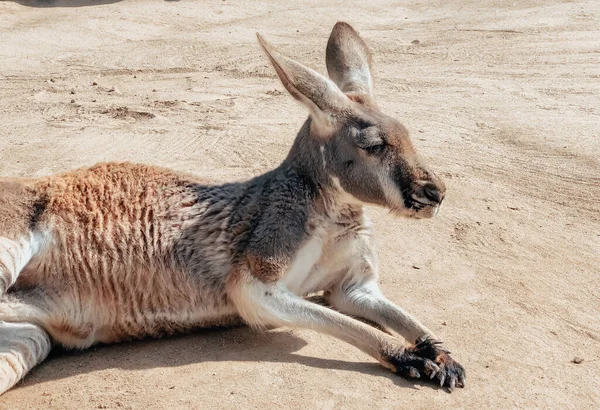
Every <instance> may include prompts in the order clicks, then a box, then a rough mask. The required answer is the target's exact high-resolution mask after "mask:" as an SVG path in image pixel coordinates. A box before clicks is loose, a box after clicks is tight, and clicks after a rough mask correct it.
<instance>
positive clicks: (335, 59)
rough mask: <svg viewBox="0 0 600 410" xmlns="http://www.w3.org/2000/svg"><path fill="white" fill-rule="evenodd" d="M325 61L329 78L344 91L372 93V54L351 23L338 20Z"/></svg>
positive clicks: (328, 43) (330, 38)
mask: <svg viewBox="0 0 600 410" xmlns="http://www.w3.org/2000/svg"><path fill="white" fill-rule="evenodd" d="M326 61H327V72H328V73H329V77H330V78H331V79H332V80H333V81H334V82H335V83H336V84H337V85H338V87H339V88H340V89H341V90H342V91H343V92H345V93H355V94H367V95H371V93H372V92H373V80H372V78H371V69H370V68H371V53H370V52H369V47H367V44H366V43H365V42H364V40H363V39H362V38H361V37H360V36H359V35H358V33H357V32H356V31H355V30H354V29H353V28H352V27H351V26H350V25H349V24H348V23H344V22H338V23H336V25H335V26H333V30H332V31H331V36H329V41H328V42H327V51H326Z"/></svg>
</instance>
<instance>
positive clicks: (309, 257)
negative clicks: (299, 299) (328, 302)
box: [282, 233, 324, 294]
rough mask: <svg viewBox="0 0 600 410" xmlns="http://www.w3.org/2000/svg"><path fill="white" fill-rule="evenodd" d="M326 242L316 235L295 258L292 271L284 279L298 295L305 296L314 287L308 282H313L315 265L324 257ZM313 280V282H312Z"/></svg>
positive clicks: (287, 285) (289, 287) (288, 286)
mask: <svg viewBox="0 0 600 410" xmlns="http://www.w3.org/2000/svg"><path fill="white" fill-rule="evenodd" d="M323 248H324V240H323V238H322V236H321V235H319V234H318V233H317V234H314V235H313V236H312V237H311V238H310V239H309V240H308V241H307V242H306V243H305V244H304V245H303V246H302V247H301V248H300V249H299V250H298V253H297V254H296V257H295V258H294V260H293V262H292V264H291V266H290V269H289V270H288V272H287V273H286V275H285V276H284V277H283V279H282V282H283V284H284V285H285V286H286V287H287V288H288V289H289V290H290V291H292V292H294V293H296V294H303V293H305V291H307V290H306V289H308V288H310V287H312V286H311V285H310V284H309V283H307V282H313V281H314V280H315V279H316V278H311V276H313V275H311V274H312V273H313V270H315V269H314V268H315V264H316V263H317V262H318V261H319V259H321V256H322V255H323ZM311 279H312V280H311Z"/></svg>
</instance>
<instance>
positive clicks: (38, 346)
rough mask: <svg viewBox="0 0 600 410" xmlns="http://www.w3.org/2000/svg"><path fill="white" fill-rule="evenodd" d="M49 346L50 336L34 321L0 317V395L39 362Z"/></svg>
mask: <svg viewBox="0 0 600 410" xmlns="http://www.w3.org/2000/svg"><path fill="white" fill-rule="evenodd" d="M51 346H52V344H51V341H50V336H49V335H48V333H46V331H45V330H44V329H42V328H41V327H40V326H38V325H35V324H33V323H25V322H17V323H8V322H3V321H0V395H1V394H2V393H4V392H5V391H7V390H8V389H10V388H11V387H12V386H14V385H15V384H17V383H18V382H19V381H20V380H21V379H23V377H25V375H26V374H27V373H28V372H29V371H30V370H31V369H32V368H33V367H34V366H36V365H38V364H39V363H41V362H42V361H43V360H44V359H45V358H46V356H48V353H49V352H50V348H51Z"/></svg>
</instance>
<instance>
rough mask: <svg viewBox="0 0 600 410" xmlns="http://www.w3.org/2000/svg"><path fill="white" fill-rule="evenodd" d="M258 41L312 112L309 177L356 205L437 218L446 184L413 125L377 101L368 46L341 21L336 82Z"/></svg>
mask: <svg viewBox="0 0 600 410" xmlns="http://www.w3.org/2000/svg"><path fill="white" fill-rule="evenodd" d="M258 39H259V42H260V44H261V45H262V47H263V48H264V50H265V51H266V53H267V55H268V56H269V59H270V60H271V62H272V64H273V66H274V67H275V71H276V72H277V74H278V76H279V78H280V79H281V81H282V83H283V85H284V86H285V88H286V89H287V90H288V91H289V92H290V94H292V96H294V98H296V99H297V100H299V101H300V102H302V103H304V104H305V105H306V106H308V108H309V109H310V118H309V120H308V121H307V124H306V126H305V127H303V130H302V131H301V132H300V134H298V138H297V140H296V143H295V149H296V150H298V151H301V155H303V156H304V157H307V158H313V161H312V162H311V164H310V168H312V169H310V170H308V171H309V172H313V173H315V175H321V176H322V177H324V179H326V180H327V181H328V182H327V183H328V184H329V185H330V186H332V187H333V188H335V189H338V190H340V191H342V192H344V193H345V194H347V195H345V197H346V198H347V199H349V200H351V201H358V202H363V203H370V204H376V205H380V206H384V207H387V208H389V209H391V210H392V211H394V212H395V213H397V214H399V215H402V216H408V217H413V218H427V217H432V216H434V215H435V214H436V213H437V211H438V209H439V206H440V204H441V202H442V200H443V199H444V194H445V187H444V184H443V182H442V181H441V180H440V179H439V178H438V177H437V176H436V175H435V174H434V173H433V172H432V171H431V170H429V169H428V168H427V166H426V165H425V164H424V162H423V160H422V159H421V158H420V157H419V155H418V154H417V152H416V151H415V148H414V146H413V144H412V143H411V140H410V138H409V135H408V131H407V130H406V128H404V126H403V125H402V124H401V123H400V122H399V121H398V120H396V119H394V118H392V117H390V116H387V115H385V114H384V113H383V112H381V110H379V108H378V107H377V105H376V104H375V102H374V100H373V97H372V83H373V82H372V78H371V72H370V65H371V58H370V53H369V49H368V47H367V45H366V44H365V42H364V41H363V39H362V38H361V37H360V36H359V35H358V33H357V32H356V31H355V30H354V29H353V28H352V27H351V26H350V25H348V24H346V23H342V22H340V23H337V24H336V25H335V26H334V28H333V31H332V33H331V36H330V37H329V42H328V43H327V51H326V63H327V71H328V73H329V78H326V77H324V76H322V75H321V74H319V73H317V72H316V71H314V70H311V69H310V68H307V67H305V66H303V65H302V64H299V63H297V62H295V61H293V60H291V59H289V58H287V57H285V56H283V55H281V54H280V53H279V52H277V51H276V50H275V49H274V48H273V47H272V46H270V45H269V44H268V43H266V42H265V40H264V39H263V38H262V37H261V36H260V35H258ZM292 150H294V148H293V149H292ZM309 162H310V161H309Z"/></svg>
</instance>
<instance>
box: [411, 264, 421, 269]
mask: <svg viewBox="0 0 600 410" xmlns="http://www.w3.org/2000/svg"><path fill="white" fill-rule="evenodd" d="M412 267H413V269H421V267H420V266H417V265H413V266H412Z"/></svg>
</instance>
